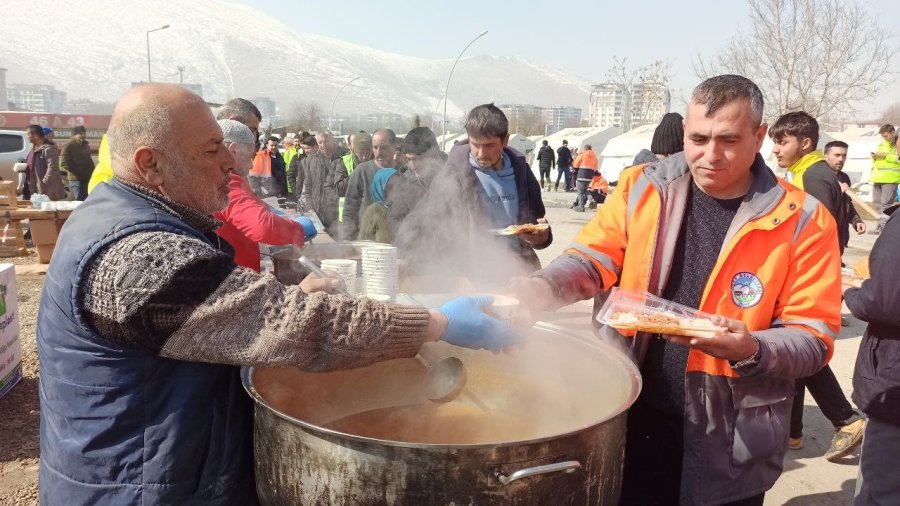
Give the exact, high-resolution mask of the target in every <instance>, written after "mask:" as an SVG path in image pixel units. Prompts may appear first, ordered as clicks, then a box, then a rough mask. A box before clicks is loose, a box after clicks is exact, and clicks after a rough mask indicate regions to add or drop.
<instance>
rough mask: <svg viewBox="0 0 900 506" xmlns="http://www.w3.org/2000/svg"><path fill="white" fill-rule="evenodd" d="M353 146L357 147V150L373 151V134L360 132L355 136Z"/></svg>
mask: <svg viewBox="0 0 900 506" xmlns="http://www.w3.org/2000/svg"><path fill="white" fill-rule="evenodd" d="M353 145H354V146H356V148H357V149H361V150H363V151H371V150H372V134H370V133H367V132H359V133H355V134H353Z"/></svg>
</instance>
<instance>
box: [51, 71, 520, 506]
mask: <svg viewBox="0 0 900 506" xmlns="http://www.w3.org/2000/svg"><path fill="white" fill-rule="evenodd" d="M230 126H233V125H229V127H230ZM108 136H109V146H110V151H111V154H112V167H113V172H114V174H115V177H114V178H113V179H112V180H111V181H110V182H109V184H105V185H101V186H98V187H97V188H96V189H95V190H94V192H93V193H92V194H91V195H90V196H89V197H88V198H87V200H86V201H85V202H84V204H82V205H81V206H80V207H79V209H78V210H77V211H75V212H74V213H72V216H71V218H69V220H68V221H67V222H66V225H65V227H63V230H62V233H61V234H60V237H59V241H58V244H57V249H56V252H55V254H54V255H53V261H52V262H51V264H50V268H49V271H48V272H47V278H46V281H45V283H44V292H43V294H42V296H41V307H40V311H39V313H38V319H37V336H38V337H37V340H38V356H39V359H40V366H41V388H40V399H41V469H40V500H41V503H42V504H92V505H119V504H205V505H232V504H255V503H257V502H258V498H257V496H256V486H255V483H254V478H253V465H252V454H253V451H252V439H253V436H252V424H253V421H252V412H253V408H252V405H251V401H250V398H249V397H248V396H247V395H246V394H245V392H243V389H242V387H241V383H240V378H239V375H238V368H237V367H235V366H240V365H262V364H267V365H272V366H276V365H290V366H295V367H299V368H301V369H304V370H307V371H326V370H334V369H346V368H353V367H360V366H363V365H367V364H371V363H374V362H379V361H383V360H389V359H395V358H401V357H410V358H411V357H413V356H415V355H416V353H418V350H419V348H420V347H421V345H422V344H423V343H424V342H426V341H429V340H432V341H433V340H438V339H441V340H444V341H446V342H449V343H452V344H456V345H461V346H467V347H471V348H482V347H483V348H489V349H492V350H498V351H499V350H500V349H502V348H503V347H506V346H509V345H511V344H513V343H514V342H515V341H516V340H517V335H516V334H515V332H514V331H513V330H512V329H511V328H510V327H509V326H507V325H506V324H504V323H502V322H499V321H497V320H494V319H493V318H490V317H488V316H487V315H485V314H484V313H483V312H482V310H481V309H482V307H484V306H485V305H487V304H490V302H491V298H490V297H479V298H470V297H460V298H457V299H454V300H452V301H450V302H448V303H447V304H445V305H444V306H441V307H440V308H439V309H428V308H425V307H420V306H402V305H398V304H392V303H387V302H377V301H374V300H370V299H367V298H358V299H355V298H352V297H349V296H345V295H331V294H328V293H323V292H317V293H311V294H307V293H305V292H304V291H303V290H302V289H301V287H299V286H286V285H283V284H281V283H280V282H278V280H276V279H275V278H274V277H273V276H271V275H266V274H260V273H258V272H255V271H253V270H252V269H247V268H243V267H240V266H238V265H236V264H235V263H234V262H233V260H232V256H231V253H230V251H229V249H230V248H228V246H227V245H226V244H224V241H222V240H221V238H220V237H219V236H217V235H216V234H215V233H214V231H215V229H216V228H218V227H219V226H220V222H219V221H218V220H216V219H215V218H213V217H212V214H213V213H215V212H217V211H220V210H222V209H224V208H226V206H228V201H229V194H230V192H231V186H230V182H231V180H232V178H231V175H232V172H233V171H234V170H235V168H236V167H235V166H236V165H237V164H236V163H235V159H234V156H233V154H232V153H233V152H234V153H237V152H239V151H241V150H242V148H241V147H240V146H234V143H235V142H237V143H238V144H241V143H242V141H235V142H232V143H231V144H229V143H226V142H225V140H224V136H223V132H222V129H221V128H220V127H219V125H218V124H217V123H216V121H215V120H214V119H213V116H212V113H211V111H210V109H209V107H208V106H207V105H206V104H205V103H204V102H203V100H202V99H201V98H200V97H199V96H197V95H195V94H194V93H191V92H190V91H188V90H186V89H184V88H182V87H180V86H177V85H170V84H148V85H142V86H136V87H134V88H132V89H131V90H129V91H128V92H126V94H125V95H124V96H123V97H122V98H121V99H120V100H119V103H118V104H117V105H116V109H115V111H114V112H113V116H112V119H111V120H110V126H109V134H108ZM232 148H233V151H232ZM240 164H241V167H242V169H241V170H244V167H246V162H245V161H244V160H243V159H241V161H240Z"/></svg>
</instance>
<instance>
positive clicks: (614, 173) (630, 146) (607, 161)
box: [600, 125, 656, 182]
mask: <svg viewBox="0 0 900 506" xmlns="http://www.w3.org/2000/svg"><path fill="white" fill-rule="evenodd" d="M654 130H656V125H643V126H639V127H637V128H633V129H631V130H629V131H627V132H625V133H624V134H622V135H619V136H618V137H615V138H613V139H611V140H610V141H609V142H608V143H607V144H606V148H605V149H604V150H603V151H602V152H600V173H601V174H603V177H605V178H606V179H607V181H610V182H613V181H618V180H619V174H620V173H621V172H622V169H624V168H625V167H630V166H631V165H632V163H633V162H634V157H635V156H636V155H637V154H638V153H639V152H640V151H641V150H642V149H650V141H652V140H653V131H654Z"/></svg>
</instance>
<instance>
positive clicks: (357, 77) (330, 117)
mask: <svg viewBox="0 0 900 506" xmlns="http://www.w3.org/2000/svg"><path fill="white" fill-rule="evenodd" d="M360 77H362V76H356V77H354V78H353V79H351V80H349V81H347V82H346V83H344V85H343V86H341V87H340V89H339V90H337V93H335V94H334V100H332V101H331V112H329V113H328V131H329V132H331V131H332V122H333V121H334V104H335V103H336V102H337V99H338V95H340V94H341V92H342V91H344V88H346V87H347V86H349V85H350V83H352V82H353V81H356V80H357V79H359V78H360Z"/></svg>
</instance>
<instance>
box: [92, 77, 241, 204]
mask: <svg viewBox="0 0 900 506" xmlns="http://www.w3.org/2000/svg"><path fill="white" fill-rule="evenodd" d="M107 140H108V142H109V149H110V154H111V155H112V166H113V173H114V174H115V175H116V176H117V177H120V178H122V179H124V180H126V181H130V182H132V183H135V184H139V185H141V186H145V187H148V188H150V189H152V190H155V191H157V192H159V193H162V194H163V195H165V196H166V197H169V198H171V199H172V200H175V201H176V202H179V203H181V204H183V205H186V206H189V207H193V208H195V209H197V210H200V211H202V212H205V213H210V214H211V213H213V212H215V211H217V210H219V209H222V208H223V207H224V206H225V205H227V204H228V178H229V177H230V172H231V171H232V170H233V169H234V158H233V157H232V156H231V153H230V152H229V151H228V149H226V147H225V146H224V145H223V142H222V129H221V128H219V125H218V124H217V123H216V120H215V119H214V118H213V115H212V111H211V110H210V108H209V107H208V106H207V105H206V104H205V103H204V102H203V99H201V98H200V97H199V96H197V95H196V94H194V93H192V92H190V91H188V90H187V89H185V88H183V87H181V86H178V85H174V84H146V85H141V86H135V87H134V88H132V89H130V90H129V91H128V92H126V93H125V95H123V96H122V98H121V99H119V102H118V103H117V104H116V108H115V111H114V112H113V115H112V118H111V119H110V125H109V131H108V134H107ZM223 192H224V193H223Z"/></svg>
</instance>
